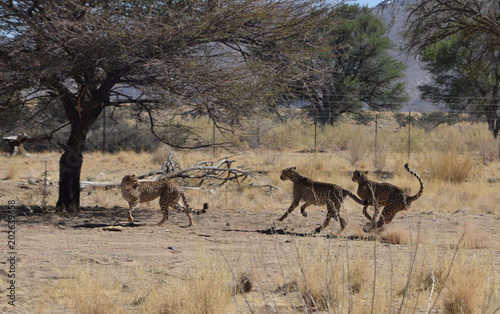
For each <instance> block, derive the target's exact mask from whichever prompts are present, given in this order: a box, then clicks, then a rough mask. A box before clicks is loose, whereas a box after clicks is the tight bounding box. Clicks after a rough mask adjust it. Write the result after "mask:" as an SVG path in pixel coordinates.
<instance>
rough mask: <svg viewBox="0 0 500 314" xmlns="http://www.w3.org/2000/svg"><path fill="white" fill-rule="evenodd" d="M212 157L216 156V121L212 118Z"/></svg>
mask: <svg viewBox="0 0 500 314" xmlns="http://www.w3.org/2000/svg"><path fill="white" fill-rule="evenodd" d="M212 124H213V125H212V158H215V121H214V120H213V119H212Z"/></svg>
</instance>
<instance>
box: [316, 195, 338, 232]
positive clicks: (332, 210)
mask: <svg viewBox="0 0 500 314" xmlns="http://www.w3.org/2000/svg"><path fill="white" fill-rule="evenodd" d="M326 207H327V209H328V212H327V213H326V219H325V221H324V222H323V224H322V225H321V226H319V227H317V228H316V229H315V230H314V232H315V233H319V232H321V230H322V229H325V228H326V227H328V225H329V224H330V220H331V219H332V218H333V219H335V220H337V221H338V222H339V223H340V228H341V231H342V230H344V228H345V220H344V219H343V218H342V217H340V215H339V214H338V213H339V210H338V208H340V203H338V202H335V203H333V202H332V201H327V203H326Z"/></svg>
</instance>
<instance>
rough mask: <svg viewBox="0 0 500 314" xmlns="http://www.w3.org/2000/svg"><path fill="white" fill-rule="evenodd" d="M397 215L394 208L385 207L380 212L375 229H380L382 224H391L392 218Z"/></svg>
mask: <svg viewBox="0 0 500 314" xmlns="http://www.w3.org/2000/svg"><path fill="white" fill-rule="evenodd" d="M397 213H398V210H397V208H396V207H394V206H385V207H384V210H383V211H382V215H380V218H379V220H378V221H377V226H376V228H380V227H382V226H383V225H384V224H388V223H391V221H392V220H393V219H394V216H396V214H397Z"/></svg>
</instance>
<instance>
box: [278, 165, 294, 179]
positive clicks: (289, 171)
mask: <svg viewBox="0 0 500 314" xmlns="http://www.w3.org/2000/svg"><path fill="white" fill-rule="evenodd" d="M296 169H297V168H296V167H290V168H286V169H283V171H281V176H280V179H281V181H285V180H292V179H293V177H294V174H296V173H297V170H296Z"/></svg>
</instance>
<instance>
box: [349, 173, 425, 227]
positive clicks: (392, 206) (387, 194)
mask: <svg viewBox="0 0 500 314" xmlns="http://www.w3.org/2000/svg"><path fill="white" fill-rule="evenodd" d="M405 168H406V170H407V171H408V172H409V173H411V174H412V175H414V176H415V177H417V179H418V181H419V182H420V190H419V191H418V193H417V194H415V195H413V196H409V195H407V193H406V192H405V191H404V190H403V189H401V188H399V187H397V186H395V185H393V184H390V183H380V182H374V181H371V180H369V179H368V177H367V174H368V171H359V170H356V171H354V173H353V174H352V181H354V182H357V183H358V184H359V185H358V191H357V193H358V196H359V197H360V198H361V199H363V200H365V201H367V204H366V205H365V206H364V207H363V214H364V215H365V217H366V218H368V219H369V220H370V221H371V222H372V223H373V224H374V223H375V219H376V217H377V215H378V213H379V210H378V208H379V207H382V206H385V207H384V209H383V210H382V214H381V217H380V218H379V220H378V222H377V224H376V225H372V227H373V228H380V227H382V226H383V225H384V224H388V223H390V222H391V221H392V219H393V218H394V216H395V215H396V214H397V213H398V212H400V211H402V210H407V209H408V208H410V205H411V203H412V202H414V201H415V200H417V199H418V198H419V197H420V196H421V195H422V193H423V192H424V183H423V182H422V179H421V178H420V176H419V175H418V174H417V173H416V172H415V171H413V170H412V169H410V167H409V166H408V164H405ZM368 206H373V207H375V211H374V213H373V217H371V216H370V215H369V214H368V213H367V211H366V209H367V208H368ZM364 230H365V231H367V226H365V228H364Z"/></svg>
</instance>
